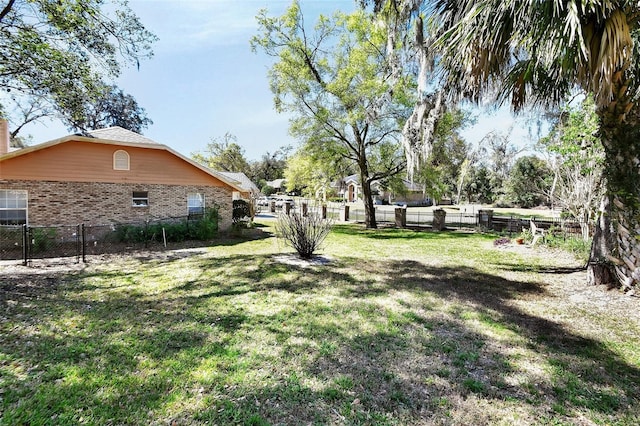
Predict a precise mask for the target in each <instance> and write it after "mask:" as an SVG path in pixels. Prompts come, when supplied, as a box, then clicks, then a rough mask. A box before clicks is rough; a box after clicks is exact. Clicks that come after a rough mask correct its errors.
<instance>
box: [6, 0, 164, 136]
mask: <svg viewBox="0 0 640 426" xmlns="http://www.w3.org/2000/svg"><path fill="white" fill-rule="evenodd" d="M155 40H156V37H155V36H154V35H153V34H152V33H150V32H149V31H147V30H146V29H145V27H144V26H143V25H142V23H141V22H140V20H139V19H138V17H137V16H136V15H135V14H134V13H133V12H132V11H131V9H130V8H129V7H128V5H127V2H126V1H118V0H115V1H112V2H107V1H105V0H9V1H7V2H5V4H4V7H3V8H2V10H0V90H2V91H4V93H5V94H4V96H2V97H1V98H0V102H1V103H2V107H3V110H4V111H7V110H9V109H10V108H9V107H14V106H15V105H16V104H17V103H22V104H23V105H24V104H25V103H27V104H28V103H36V104H39V105H44V104H46V103H48V104H49V105H48V106H47V108H49V112H51V111H55V112H56V113H58V114H61V115H63V116H64V117H66V118H67V121H66V122H67V124H70V125H71V126H72V127H75V124H74V123H77V122H79V121H78V117H82V116H83V113H84V112H86V111H85V108H86V107H87V103H95V102H96V101H97V100H98V99H100V98H101V97H104V96H105V94H109V91H106V92H105V88H106V87H109V85H107V84H105V83H104V79H107V80H109V79H114V78H115V77H117V76H118V75H119V74H120V71H121V67H122V66H123V65H127V64H128V65H135V66H139V64H140V60H142V59H146V58H150V57H151V56H152V51H151V44H152V43H153V42H154V41H155ZM116 95H117V93H116ZM111 96H114V93H111ZM116 97H117V96H116ZM125 97H126V96H125ZM25 99H26V100H25ZM131 99H132V98H130V99H128V100H131ZM136 109H137V108H136ZM138 111H139V110H138ZM5 115H6V113H5ZM143 121H144V119H143Z"/></svg>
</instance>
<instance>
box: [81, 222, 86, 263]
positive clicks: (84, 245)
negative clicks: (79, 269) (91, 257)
mask: <svg viewBox="0 0 640 426" xmlns="http://www.w3.org/2000/svg"><path fill="white" fill-rule="evenodd" d="M80 231H81V235H82V237H81V238H82V240H81V241H82V263H87V234H86V230H85V227H84V223H83V224H82V225H80Z"/></svg>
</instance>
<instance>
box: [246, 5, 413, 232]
mask: <svg viewBox="0 0 640 426" xmlns="http://www.w3.org/2000/svg"><path fill="white" fill-rule="evenodd" d="M257 19H258V24H259V35H258V36H256V37H254V38H253V40H252V46H253V48H254V49H260V50H262V51H264V52H265V53H267V54H268V55H271V56H273V57H275V58H276V62H275V64H274V65H273V67H272V68H271V70H270V71H269V77H270V80H271V89H272V91H273V93H274V96H275V98H274V100H275V106H276V109H277V110H278V111H287V112H290V113H292V114H293V118H292V121H291V128H290V132H291V133H292V134H293V135H294V136H297V137H298V138H299V139H300V140H302V141H303V142H306V143H312V144H316V145H318V146H322V147H323V149H324V150H325V151H326V152H329V153H333V154H334V155H337V156H340V157H343V158H345V159H348V160H349V161H351V162H352V164H354V165H355V166H356V167H357V170H358V174H359V176H360V183H361V186H362V192H363V201H364V207H365V222H366V226H367V227H369V228H375V227H376V226H377V224H376V218H375V210H374V205H373V197H372V191H371V183H372V182H374V181H376V180H381V179H384V178H387V177H389V176H392V175H394V174H398V173H400V172H401V171H403V170H404V167H405V161H404V156H403V154H402V149H401V146H400V142H399V137H400V133H401V129H402V126H403V123H404V122H405V121H406V118H407V117H408V114H409V113H410V110H411V106H412V105H413V100H412V98H411V96H409V95H408V93H410V91H409V90H408V88H409V87H410V86H411V84H412V82H413V81H414V79H412V77H411V76H410V75H408V74H405V75H403V76H401V77H398V76H392V70H391V69H390V68H389V67H388V66H387V63H386V61H385V57H386V52H387V50H388V48H389V46H388V44H387V41H388V39H387V28H386V27H385V25H380V22H377V21H375V20H373V19H372V18H371V16H369V15H368V14H366V13H365V12H364V11H357V12H354V13H353V14H348V15H347V14H343V13H336V14H335V15H334V16H333V17H332V18H328V17H325V16H321V17H320V18H319V20H318V22H317V24H316V26H315V27H314V29H313V30H309V29H308V28H307V27H306V26H305V22H304V17H303V14H302V11H301V10H300V6H299V4H298V2H293V4H292V5H291V7H290V8H289V9H288V10H287V11H286V13H285V14H284V15H283V16H281V17H269V16H268V15H267V12H266V11H262V12H261V13H260V14H259V15H258V17H257ZM392 77H393V78H392Z"/></svg>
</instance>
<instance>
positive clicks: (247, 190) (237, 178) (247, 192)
mask: <svg viewBox="0 0 640 426" xmlns="http://www.w3.org/2000/svg"><path fill="white" fill-rule="evenodd" d="M218 173H219V174H221V175H222V176H225V177H226V178H227V179H228V180H229V181H231V182H237V185H238V186H239V187H240V188H242V192H237V191H236V192H234V194H233V199H234V200H236V199H238V198H244V199H245V200H253V199H256V198H258V195H259V194H260V188H258V186H257V185H256V184H255V183H253V182H252V181H251V179H249V178H248V177H247V175H245V174H244V173H242V172H235V173H234V172H218Z"/></svg>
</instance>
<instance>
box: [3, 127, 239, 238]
mask: <svg viewBox="0 0 640 426" xmlns="http://www.w3.org/2000/svg"><path fill="white" fill-rule="evenodd" d="M242 191H243V189H242V188H241V187H240V184H239V182H236V181H234V180H233V179H230V178H229V177H226V176H223V175H221V174H219V173H216V172H214V171H212V170H210V169H208V168H206V167H204V166H202V165H200V164H198V163H196V162H194V161H193V160H191V159H189V158H186V157H184V156H182V155H181V154H179V153H178V152H176V151H174V150H172V149H171V148H169V147H168V146H166V145H162V144H159V143H156V142H154V141H152V140H151V139H148V138H145V137H144V136H142V135H139V134H137V133H134V132H130V131H128V130H125V129H123V128H120V127H111V128H107V129H101V130H97V131H93V132H89V133H88V134H86V135H82V136H78V135H71V136H65V137H63V138H60V139H56V140H52V141H49V142H45V143H42V144H39V145H34V146H30V147H27V148H22V149H18V150H11V149H10V148H9V132H8V128H7V124H6V122H0V225H17V224H25V223H27V224H29V225H31V226H58V225H74V224H79V223H84V224H89V225H103V224H117V223H133V222H140V221H145V220H162V219H166V218H176V217H185V216H188V215H189V214H192V213H200V212H202V211H203V209H205V208H208V207H212V206H217V207H218V208H219V213H220V222H219V227H220V229H221V230H224V229H228V228H229V227H230V226H231V223H232V200H233V198H234V193H235V194H236V196H237V194H238V193H241V192H242Z"/></svg>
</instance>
